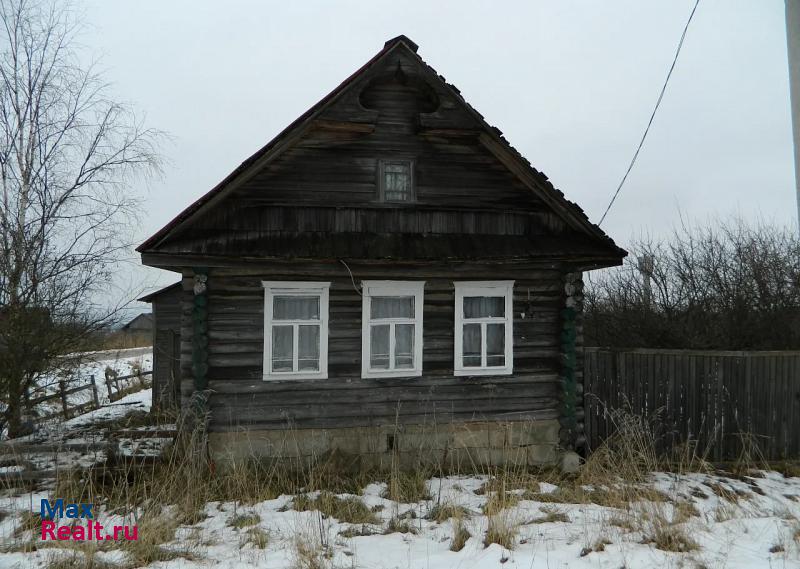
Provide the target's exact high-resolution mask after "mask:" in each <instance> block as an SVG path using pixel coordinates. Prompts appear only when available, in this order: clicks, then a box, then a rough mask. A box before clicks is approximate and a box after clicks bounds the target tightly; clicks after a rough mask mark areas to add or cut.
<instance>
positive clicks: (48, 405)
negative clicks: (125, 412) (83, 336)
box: [31, 347, 153, 422]
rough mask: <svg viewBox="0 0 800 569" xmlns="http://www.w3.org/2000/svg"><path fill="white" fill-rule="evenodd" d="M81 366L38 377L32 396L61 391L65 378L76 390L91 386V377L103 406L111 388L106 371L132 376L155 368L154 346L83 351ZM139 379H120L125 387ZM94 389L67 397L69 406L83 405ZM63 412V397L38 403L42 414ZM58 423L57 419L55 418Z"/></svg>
mask: <svg viewBox="0 0 800 569" xmlns="http://www.w3.org/2000/svg"><path fill="white" fill-rule="evenodd" d="M79 361H80V363H79V365H77V366H76V367H75V368H74V369H69V371H65V372H64V373H62V374H48V375H44V376H41V377H39V378H37V380H36V385H37V387H36V389H34V391H33V392H32V393H31V398H33V399H37V398H40V397H44V396H47V395H54V394H56V393H58V390H59V383H58V382H59V380H64V381H65V383H66V388H67V389H68V390H69V389H73V388H76V387H81V386H88V385H89V384H90V383H91V381H92V378H94V380H95V384H96V385H97V395H98V398H99V400H100V404H101V405H105V404H107V403H109V398H108V389H107V387H106V382H105V378H106V372H109V373H112V372H113V373H114V374H116V375H117V376H119V377H124V376H128V375H132V374H134V373H136V372H137V370H139V371H150V370H152V369H153V350H152V348H149V347H148V348H131V349H125V350H107V351H101V352H87V353H85V354H80V358H79ZM136 381H137V379H135V378H134V379H128V380H123V381H121V382H120V385H119V387H120V389H124V388H126V387H128V386H130V385H132V384H133V383H134V382H136ZM92 398H93V395H92V390H91V389H85V390H83V391H78V392H76V393H71V394H69V395H68V396H67V401H68V403H69V406H70V407H74V406H76V405H82V404H84V403H89V402H90V401H92ZM60 411H61V401H60V399H52V400H50V401H45V402H43V403H40V404H39V405H38V406H37V412H38V413H39V415H40V416H46V415H51V414H54V413H55V414H57V413H59V412H60ZM55 422H58V419H56V420H55Z"/></svg>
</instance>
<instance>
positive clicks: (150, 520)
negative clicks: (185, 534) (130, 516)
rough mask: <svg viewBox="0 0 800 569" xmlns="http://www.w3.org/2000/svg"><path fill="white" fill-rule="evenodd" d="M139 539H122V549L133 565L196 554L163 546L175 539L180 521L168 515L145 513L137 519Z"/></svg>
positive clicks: (143, 564)
mask: <svg viewBox="0 0 800 569" xmlns="http://www.w3.org/2000/svg"><path fill="white" fill-rule="evenodd" d="M136 524H137V525H138V536H137V537H138V539H136V540H135V541H120V542H119V545H120V546H121V548H122V550H123V551H125V552H126V553H127V554H128V557H129V559H130V561H131V564H132V566H133V567H143V566H145V565H149V564H151V563H155V562H157V561H171V560H173V559H178V558H181V557H184V558H187V559H193V558H195V556H194V555H193V554H191V553H189V552H185V551H180V552H179V551H172V550H167V549H165V548H164V547H162V546H163V545H164V544H166V543H169V542H171V541H173V540H174V539H175V530H176V529H177V528H178V522H177V520H176V519H175V518H174V517H171V516H168V515H155V514H154V515H145V516H143V517H141V518H140V519H138V520H137V521H136Z"/></svg>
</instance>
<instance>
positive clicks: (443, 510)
mask: <svg viewBox="0 0 800 569" xmlns="http://www.w3.org/2000/svg"><path fill="white" fill-rule="evenodd" d="M469 517H470V512H469V510H468V509H466V508H465V507H464V506H457V505H455V504H450V503H447V502H445V503H442V504H436V505H435V506H434V507H432V508H431V509H430V511H429V512H428V515H427V516H425V519H427V520H432V521H435V522H437V523H440V524H441V523H444V522H446V521H447V520H449V519H450V518H456V519H466V518H469Z"/></svg>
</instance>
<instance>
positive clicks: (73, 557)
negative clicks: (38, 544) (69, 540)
mask: <svg viewBox="0 0 800 569" xmlns="http://www.w3.org/2000/svg"><path fill="white" fill-rule="evenodd" d="M46 563H47V564H46V565H45V568H44V569H119V565H114V564H111V563H106V562H104V561H99V560H98V559H96V558H95V556H94V551H91V550H87V551H84V552H80V551H73V552H71V553H69V554H68V555H63V554H53V555H50V556H49V558H48V560H47V561H46Z"/></svg>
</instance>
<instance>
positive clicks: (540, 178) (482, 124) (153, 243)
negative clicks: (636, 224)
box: [137, 35, 626, 257]
mask: <svg viewBox="0 0 800 569" xmlns="http://www.w3.org/2000/svg"><path fill="white" fill-rule="evenodd" d="M398 49H404V50H407V52H408V54H409V55H410V56H411V57H412V58H413V59H414V60H415V61H416V62H417V63H418V64H419V66H420V69H421V70H422V72H423V73H424V75H425V76H426V77H425V78H426V80H428V81H430V82H431V84H434V85H436V86H437V88H443V89H445V91H446V92H447V94H448V95H449V96H450V97H451V98H453V99H454V100H455V101H457V102H458V103H459V104H460V105H461V106H462V107H463V111H464V112H466V113H468V114H469V115H470V116H471V118H472V119H473V120H474V121H475V122H476V124H477V125H479V129H478V130H479V131H480V132H479V137H480V141H481V142H482V144H483V145H484V146H485V147H486V148H487V149H488V150H489V151H490V152H491V153H492V154H494V155H495V156H496V157H497V158H498V159H499V160H500V161H501V162H502V163H503V164H504V165H505V167H506V168H508V170H509V171H511V172H512V173H513V174H514V175H515V176H517V177H518V178H519V179H520V180H521V181H522V182H523V183H524V184H525V186H527V187H528V188H529V189H530V190H531V191H532V192H534V193H535V194H536V196H537V197H538V198H539V199H541V200H542V201H543V202H544V203H545V204H547V205H548V206H549V207H550V208H551V209H552V210H553V211H554V212H555V213H556V214H557V215H558V216H559V217H560V218H561V219H562V220H563V221H564V222H565V223H566V224H567V225H568V226H570V227H572V228H573V229H574V230H576V231H578V232H579V233H582V234H584V235H586V236H587V237H589V238H591V239H596V240H598V241H599V242H600V243H602V245H604V246H605V247H608V248H609V249H611V250H612V251H616V252H617V254H618V255H619V256H620V257H622V256H624V255H625V254H626V253H625V251H623V250H622V249H620V248H618V247H617V246H616V245H615V244H614V242H613V241H612V240H611V239H610V238H609V237H608V236H606V235H605V233H604V232H603V231H602V230H601V229H600V228H599V227H598V226H597V225H595V224H592V223H591V222H590V221H589V219H588V218H587V217H586V215H585V214H584V213H583V210H582V209H580V208H579V207H578V206H577V205H576V204H574V203H573V202H570V201H568V200H567V199H566V198H565V196H564V194H563V193H562V192H560V191H559V190H557V189H556V188H555V187H553V185H552V184H551V183H550V182H549V180H548V179H547V177H546V176H545V175H544V174H542V173H541V172H539V171H537V170H536V169H534V168H533V167H532V166H531V164H530V163H529V162H528V161H527V160H526V159H525V158H524V157H523V156H522V155H521V154H520V153H519V152H518V151H517V150H516V149H514V148H513V147H512V146H511V145H510V144H509V143H508V141H507V140H506V139H505V138H504V137H503V135H502V133H501V132H500V130H498V129H497V128H495V127H492V126H491V125H489V124H488V123H487V122H486V121H485V119H484V118H483V116H482V115H481V114H480V113H478V112H477V111H476V110H475V109H474V108H473V107H472V106H471V105H469V103H467V102H466V100H464V98H463V97H462V96H461V93H460V91H459V90H458V89H457V88H456V87H454V86H453V85H450V84H449V83H447V82H446V81H445V79H444V77H442V76H440V75H439V74H438V73H437V72H436V71H435V70H434V69H433V68H431V67H430V66H429V65H428V64H427V63H425V62H424V61H423V60H422V58H420V57H419V55H418V54H417V45H416V44H415V43H414V42H412V41H411V40H410V39H408V38H407V37H406V36H402V35H401V36H398V37H396V38H394V39H391V40H389V41H387V42H386V44H385V45H384V48H383V49H382V50H381V51H380V52H378V53H377V54H376V55H375V56H374V57H373V58H372V59H370V60H369V61H368V62H367V63H366V64H365V65H364V66H362V67H361V68H360V69H359V70H358V71H356V72H355V73H354V74H353V75H351V76H350V77H348V78H347V79H346V80H345V81H343V82H342V83H341V84H340V85H339V86H338V87H337V88H336V89H334V90H333V91H331V92H330V93H329V94H328V95H326V96H325V97H324V98H323V99H322V100H320V101H319V102H318V103H316V104H315V105H314V106H313V107H311V108H310V109H309V110H308V111H306V112H305V113H304V114H303V115H301V116H300V117H299V118H297V119H296V120H295V121H294V122H292V124H290V125H289V126H288V127H287V128H285V129H284V130H283V131H282V132H281V133H280V134H279V135H278V136H276V137H275V138H274V139H273V140H272V141H270V142H269V143H268V144H267V145H265V146H264V147H263V148H261V149H260V150H258V151H257V152H256V153H255V154H253V155H252V156H251V157H250V158H248V159H247V160H245V161H244V162H242V164H240V165H239V167H237V168H236V169H235V170H234V171H233V172H231V174H229V175H228V176H227V177H226V178H225V179H224V180H222V182H220V183H219V184H217V186H215V187H214V188H213V189H212V190H211V191H209V192H207V193H206V194H205V195H204V196H202V197H201V198H200V199H198V200H197V201H195V202H194V203H193V204H191V205H190V206H189V207H188V208H186V209H185V210H184V211H182V212H181V213H180V214H179V215H178V216H177V217H175V219H173V220H172V221H171V222H170V223H168V224H167V225H166V226H164V227H163V228H162V229H161V230H159V231H158V232H157V233H155V234H154V235H153V236H152V237H150V238H149V239H148V240H147V241H145V242H144V243H142V245H140V246H139V247H138V248H137V251H139V252H144V251H153V252H155V250H156V249H157V248H158V246H159V244H161V243H163V242H164V241H165V240H167V239H168V238H169V237H170V236H171V235H174V234H176V233H179V232H180V231H181V230H182V229H184V228H185V227H188V226H189V225H191V223H192V222H193V220H195V219H197V218H198V217H200V216H201V215H202V213H203V212H206V211H209V210H210V209H211V208H213V207H214V205H215V204H216V203H219V201H220V200H222V199H223V198H224V197H225V196H226V195H228V193H230V192H231V191H233V190H234V189H235V188H236V187H237V186H238V185H240V184H241V183H242V182H244V181H245V180H247V179H248V178H249V177H250V176H252V175H254V174H255V173H257V172H258V171H259V170H260V169H261V168H263V166H265V165H266V164H267V163H269V162H270V161H272V160H274V159H275V158H277V157H278V156H280V155H281V154H282V153H283V152H284V151H285V150H286V149H287V148H290V147H291V146H292V145H293V144H294V143H295V142H296V141H297V140H299V139H300V138H301V137H302V136H303V134H304V133H305V132H306V131H307V129H308V127H309V125H310V124H311V123H312V122H313V121H315V119H318V118H320V117H321V116H324V113H325V111H326V110H328V109H330V108H331V107H332V105H333V104H334V102H336V101H338V100H340V99H341V98H343V97H344V96H346V95H347V94H348V92H349V90H350V88H351V87H353V86H354V85H356V84H358V83H360V82H361V79H364V78H365V76H367V75H368V74H369V72H370V70H371V69H373V68H374V67H376V66H378V65H380V64H381V62H382V61H383V60H384V58H385V57H387V56H388V55H389V54H390V53H392V52H393V51H395V50H398ZM434 114H435V113H434ZM351 120H352V119H351ZM356 120H357V119H356ZM364 120H365V121H367V122H368V121H369V117H368V116H366V117H365V118H364ZM428 120H429V121H430V122H431V124H430V125H429V126H431V127H435V121H436V119H435V117H432V118H430V117H429V119H428ZM365 124H366V123H365Z"/></svg>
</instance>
